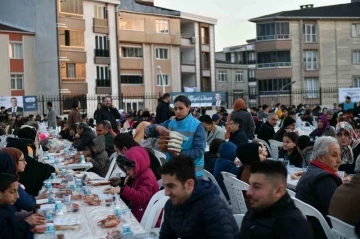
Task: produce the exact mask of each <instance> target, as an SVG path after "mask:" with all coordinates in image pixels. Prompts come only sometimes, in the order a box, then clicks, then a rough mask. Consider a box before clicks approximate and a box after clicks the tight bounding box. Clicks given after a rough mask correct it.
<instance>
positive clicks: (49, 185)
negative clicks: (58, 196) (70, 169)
mask: <svg viewBox="0 0 360 239" xmlns="http://www.w3.org/2000/svg"><path fill="white" fill-rule="evenodd" d="M44 186H45V188H46V189H47V190H50V189H52V185H51V181H49V180H46V181H45V182H44Z"/></svg>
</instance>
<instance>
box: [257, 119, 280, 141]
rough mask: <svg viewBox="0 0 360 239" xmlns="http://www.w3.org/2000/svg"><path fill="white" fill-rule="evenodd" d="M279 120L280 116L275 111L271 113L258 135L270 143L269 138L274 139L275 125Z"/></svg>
mask: <svg viewBox="0 0 360 239" xmlns="http://www.w3.org/2000/svg"><path fill="white" fill-rule="evenodd" d="M278 121H279V117H278V116H277V115H276V114H275V113H270V114H269V116H268V118H267V121H266V122H265V123H264V124H263V125H262V126H261V128H260V130H259V133H258V136H257V137H258V139H262V140H264V141H265V142H266V143H268V144H269V139H272V138H273V137H274V135H275V130H274V127H275V125H276V124H277V122H278ZM269 145H270V144H269Z"/></svg>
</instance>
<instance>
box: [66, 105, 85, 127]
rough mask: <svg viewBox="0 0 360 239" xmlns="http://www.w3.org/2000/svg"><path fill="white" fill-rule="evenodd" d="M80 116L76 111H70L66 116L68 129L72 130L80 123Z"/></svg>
mask: <svg viewBox="0 0 360 239" xmlns="http://www.w3.org/2000/svg"><path fill="white" fill-rule="evenodd" d="M81 121H82V120H81V115H80V113H79V111H78V110H76V109H72V110H71V111H70V112H69V114H68V124H69V127H70V128H72V129H73V128H74V126H75V124H77V123H80V122H81Z"/></svg>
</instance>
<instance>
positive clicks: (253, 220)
mask: <svg viewBox="0 0 360 239" xmlns="http://www.w3.org/2000/svg"><path fill="white" fill-rule="evenodd" d="M250 172H251V174H250V179H249V183H250V187H249V189H248V191H247V193H246V195H247V197H248V199H249V203H250V205H249V210H248V211H247V213H246V214H245V217H244V219H243V221H242V224H241V229H240V237H239V238H241V239H250V238H254V239H255V238H256V239H289V238H291V239H304V238H306V239H311V238H313V235H312V232H311V229H310V227H309V225H308V223H307V221H306V219H305V217H304V216H303V215H302V214H301V212H300V210H299V209H298V208H297V207H296V206H295V204H294V201H293V200H292V199H291V198H290V196H289V195H288V193H287V191H286V177H287V170H286V168H285V166H284V165H283V164H282V163H281V162H279V161H272V160H266V161H262V162H254V163H252V165H251V169H250Z"/></svg>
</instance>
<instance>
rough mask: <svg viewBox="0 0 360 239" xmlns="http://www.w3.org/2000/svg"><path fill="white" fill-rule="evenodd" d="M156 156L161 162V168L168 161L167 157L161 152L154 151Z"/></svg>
mask: <svg viewBox="0 0 360 239" xmlns="http://www.w3.org/2000/svg"><path fill="white" fill-rule="evenodd" d="M154 155H155V156H156V157H157V159H158V160H159V163H160V166H161V165H163V163H164V162H165V161H166V155H165V154H164V153H162V152H160V151H157V150H154Z"/></svg>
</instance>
